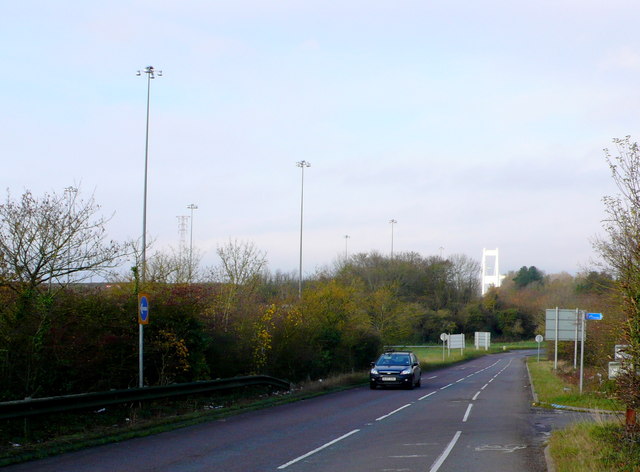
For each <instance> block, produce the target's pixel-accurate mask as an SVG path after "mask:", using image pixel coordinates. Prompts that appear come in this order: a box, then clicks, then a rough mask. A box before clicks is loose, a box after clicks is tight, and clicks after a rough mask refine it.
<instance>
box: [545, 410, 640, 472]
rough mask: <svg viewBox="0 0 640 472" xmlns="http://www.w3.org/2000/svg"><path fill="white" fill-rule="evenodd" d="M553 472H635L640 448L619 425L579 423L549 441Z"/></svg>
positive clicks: (634, 438)
mask: <svg viewBox="0 0 640 472" xmlns="http://www.w3.org/2000/svg"><path fill="white" fill-rule="evenodd" d="M549 449H550V453H551V456H552V457H553V461H554V465H555V468H556V472H637V471H639V470H640V445H639V444H638V438H637V436H635V437H634V436H632V435H628V434H627V433H625V431H624V428H623V427H622V426H621V424H620V422H619V421H617V422H596V423H578V424H575V425H572V426H570V427H568V428H566V429H563V430H558V431H554V432H553V434H552V436H551V440H550V441H549Z"/></svg>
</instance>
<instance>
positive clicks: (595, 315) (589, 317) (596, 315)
mask: <svg viewBox="0 0 640 472" xmlns="http://www.w3.org/2000/svg"><path fill="white" fill-rule="evenodd" d="M584 319H585V320H594V321H600V320H601V319H602V313H587V314H586V315H585V317H584Z"/></svg>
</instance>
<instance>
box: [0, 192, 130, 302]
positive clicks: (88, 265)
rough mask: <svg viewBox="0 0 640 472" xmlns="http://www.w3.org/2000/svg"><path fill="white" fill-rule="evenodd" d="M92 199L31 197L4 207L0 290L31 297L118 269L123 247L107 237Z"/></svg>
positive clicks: (76, 195)
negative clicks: (39, 290)
mask: <svg viewBox="0 0 640 472" xmlns="http://www.w3.org/2000/svg"><path fill="white" fill-rule="evenodd" d="M99 209H100V207H99V206H98V205H97V204H96V203H95V201H94V199H93V197H91V198H89V199H88V200H82V199H81V198H80V197H79V192H78V191H77V190H76V191H74V192H65V193H64V194H63V195H58V194H56V193H52V194H45V195H44V196H42V197H41V198H37V197H35V196H34V195H33V194H32V193H31V192H30V191H26V192H25V193H24V194H23V195H22V197H21V198H20V199H19V200H18V201H14V200H13V199H12V198H11V194H10V193H8V192H7V199H6V201H5V203H4V204H2V205H0V285H4V286H7V287H9V288H11V289H12V290H14V291H16V292H21V293H25V292H29V291H32V290H34V289H37V288H40V287H43V286H47V287H48V288H49V289H50V288H51V287H52V285H53V284H56V285H57V286H59V285H66V284H68V283H69V282H70V281H71V280H73V281H74V282H78V281H81V280H84V279H86V278H88V277H90V276H91V275H92V274H95V273H99V272H101V271H104V270H106V269H109V268H113V267H115V266H116V265H117V264H118V262H119V260H120V256H122V247H121V245H120V244H118V243H116V242H115V241H108V240H107V237H106V228H105V226H106V223H107V221H108V220H107V219H105V218H104V217H100V216H97V212H98V210H99Z"/></svg>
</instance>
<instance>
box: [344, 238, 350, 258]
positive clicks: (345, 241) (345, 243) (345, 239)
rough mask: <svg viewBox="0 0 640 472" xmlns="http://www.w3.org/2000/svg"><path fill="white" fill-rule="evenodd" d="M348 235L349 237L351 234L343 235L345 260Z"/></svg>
mask: <svg viewBox="0 0 640 472" xmlns="http://www.w3.org/2000/svg"><path fill="white" fill-rule="evenodd" d="M350 237H351V236H349V235H348V234H345V235H344V259H345V261H346V260H347V257H348V253H347V244H348V242H349V238H350Z"/></svg>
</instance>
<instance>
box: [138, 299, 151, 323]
mask: <svg viewBox="0 0 640 472" xmlns="http://www.w3.org/2000/svg"><path fill="white" fill-rule="evenodd" d="M138 322H139V323H140V324H148V323H149V297H148V296H147V295H146V294H142V293H141V294H139V295H138Z"/></svg>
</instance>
